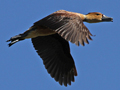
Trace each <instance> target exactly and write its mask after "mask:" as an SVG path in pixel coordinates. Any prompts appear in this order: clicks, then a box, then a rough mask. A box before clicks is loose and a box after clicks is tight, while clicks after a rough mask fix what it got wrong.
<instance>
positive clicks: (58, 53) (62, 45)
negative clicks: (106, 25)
mask: <svg viewBox="0 0 120 90" xmlns="http://www.w3.org/2000/svg"><path fill="white" fill-rule="evenodd" d="M111 21H113V18H111V17H107V16H105V15H103V14H102V13H99V12H90V13H88V14H86V15H84V14H80V13H75V12H69V11H65V10H59V11H56V12H54V13H52V14H50V15H48V16H46V17H45V18H43V19H41V20H39V21H37V22H35V23H34V24H33V26H31V27H30V28H29V29H28V30H27V31H25V32H24V33H22V34H19V35H16V36H14V37H11V38H10V39H9V40H7V42H9V41H11V42H10V43H9V44H8V45H9V47H10V46H11V45H13V44H14V43H16V42H18V41H21V40H25V39H28V38H31V40H32V43H33V46H34V48H35V50H36V52H37V53H38V55H39V56H40V57H41V58H42V60H43V63H44V65H45V68H46V69H47V71H48V73H49V74H50V75H51V77H52V78H54V79H55V81H57V82H59V84H60V85H62V84H64V86H67V85H68V84H69V85H71V82H74V81H75V79H74V77H75V76H77V70H76V67H75V63H74V60H73V58H72V56H71V54H70V47H69V43H68V41H70V42H72V43H75V44H76V45H77V46H79V45H80V44H81V45H82V46H84V45H85V44H84V43H87V44H89V42H88V40H92V38H91V36H93V35H92V34H91V33H90V31H89V30H88V28H87V27H86V26H85V25H84V23H83V22H88V23H98V22H111Z"/></svg>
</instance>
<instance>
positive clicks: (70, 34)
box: [34, 10, 92, 46]
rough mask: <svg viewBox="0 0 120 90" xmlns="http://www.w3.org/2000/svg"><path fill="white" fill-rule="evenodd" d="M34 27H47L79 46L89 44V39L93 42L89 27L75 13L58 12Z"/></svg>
mask: <svg viewBox="0 0 120 90" xmlns="http://www.w3.org/2000/svg"><path fill="white" fill-rule="evenodd" d="M34 26H45V27H48V28H50V29H51V30H54V31H55V32H57V33H58V34H59V35H60V36H61V37H63V38H64V39H65V40H67V41H71V42H72V43H75V44H76V45H78V46H79V43H80V44H81V45H83V46H84V42H85V43H87V44H88V43H89V42H88V40H87V39H89V40H92V39H91V37H90V36H92V34H91V33H90V32H89V30H88V29H87V27H86V26H85V25H84V24H83V21H82V19H81V18H80V16H78V15H77V14H75V13H71V12H68V11H64V10H61V11H57V12H55V13H53V14H51V15H49V16H47V17H45V18H43V19H41V20H40V21H38V22H36V23H34Z"/></svg>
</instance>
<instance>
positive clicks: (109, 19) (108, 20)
mask: <svg viewBox="0 0 120 90" xmlns="http://www.w3.org/2000/svg"><path fill="white" fill-rule="evenodd" d="M102 21H105V22H113V18H111V17H108V16H105V15H103V17H102Z"/></svg>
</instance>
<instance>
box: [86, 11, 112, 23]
mask: <svg viewBox="0 0 120 90" xmlns="http://www.w3.org/2000/svg"><path fill="white" fill-rule="evenodd" d="M84 21H85V22H88V23H98V22H113V18H111V17H107V16H105V15H103V14H102V13H99V12H91V13H88V14H86V15H85V19H84Z"/></svg>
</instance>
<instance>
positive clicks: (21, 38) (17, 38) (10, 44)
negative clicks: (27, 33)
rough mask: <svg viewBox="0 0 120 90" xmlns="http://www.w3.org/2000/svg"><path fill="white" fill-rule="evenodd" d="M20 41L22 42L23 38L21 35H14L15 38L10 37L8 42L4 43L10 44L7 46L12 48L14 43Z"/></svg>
mask: <svg viewBox="0 0 120 90" xmlns="http://www.w3.org/2000/svg"><path fill="white" fill-rule="evenodd" d="M21 40H24V38H23V37H22V34H19V35H16V36H14V37H11V38H10V39H9V40H7V41H6V42H10V41H11V42H10V43H9V44H8V46H9V47H10V46H12V45H13V44H15V43H16V42H18V41H21Z"/></svg>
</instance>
